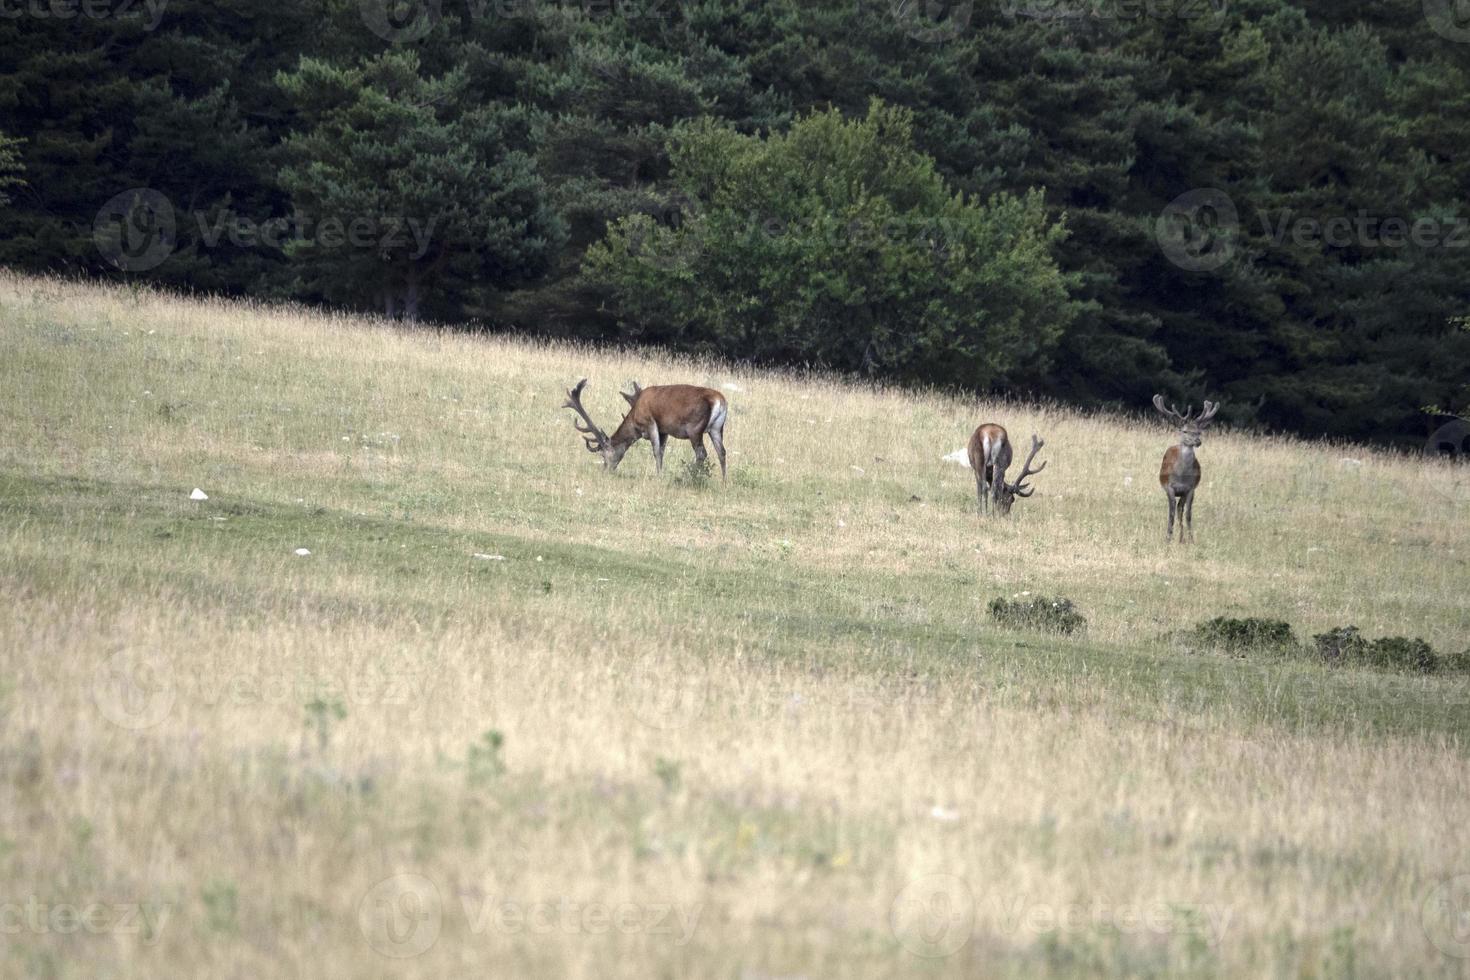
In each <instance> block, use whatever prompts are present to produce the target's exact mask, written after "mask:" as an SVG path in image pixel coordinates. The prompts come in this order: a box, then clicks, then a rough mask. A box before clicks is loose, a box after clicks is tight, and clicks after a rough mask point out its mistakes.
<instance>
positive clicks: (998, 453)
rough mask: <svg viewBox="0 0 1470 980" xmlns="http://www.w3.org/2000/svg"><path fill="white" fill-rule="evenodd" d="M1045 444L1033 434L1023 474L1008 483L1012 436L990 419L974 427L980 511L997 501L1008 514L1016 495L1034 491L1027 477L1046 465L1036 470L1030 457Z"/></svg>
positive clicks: (972, 448) (973, 456)
mask: <svg viewBox="0 0 1470 980" xmlns="http://www.w3.org/2000/svg"><path fill="white" fill-rule="evenodd" d="M1044 445H1046V440H1045V439H1038V438H1036V436H1035V435H1032V436H1031V455H1029V456H1027V457H1026V462H1025V464H1024V465H1023V466H1022V467H1021V476H1020V477H1019V478H1018V479H1017V480H1016V482H1015V483H1007V482H1006V470H1007V469H1009V468H1010V465H1011V438H1010V436H1008V435H1006V430H1005V429H1004V428H1002V427H1001V426H999V425H996V424H995V423H994V422H987V423H985V424H984V425H982V426H980V428H978V429H976V430H975V434H974V435H972V436H971V437H970V469H972V470H974V471H975V496H977V497H979V498H980V513H982V514H983V513H985V512H986V510H987V509H988V505H989V504H991V503H994V504H995V508H996V510H997V511H999V512H1000V513H1001V514H1009V513H1010V512H1011V504H1013V503H1015V501H1016V498H1017V497H1029V496H1031V494H1032V493H1033V492H1035V491H1034V490H1033V489H1032V488H1031V487H1028V486H1026V478H1027V477H1028V476H1034V475H1036V474H1037V473H1040V472H1041V471H1042V470H1044V469H1046V464H1045V463H1042V464H1041V465H1040V466H1038V467H1036V469H1034V470H1033V469H1032V468H1031V461H1032V460H1034V459H1035V458H1036V454H1037V453H1039V452H1041V447H1042V446H1044Z"/></svg>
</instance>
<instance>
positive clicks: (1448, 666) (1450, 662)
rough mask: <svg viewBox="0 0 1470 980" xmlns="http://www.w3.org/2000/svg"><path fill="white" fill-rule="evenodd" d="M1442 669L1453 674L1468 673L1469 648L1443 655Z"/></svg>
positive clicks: (1469, 665) (1469, 661)
mask: <svg viewBox="0 0 1470 980" xmlns="http://www.w3.org/2000/svg"><path fill="white" fill-rule="evenodd" d="M1444 669H1445V670H1447V671H1449V672H1450V673H1454V674H1464V673H1470V648H1467V649H1464V650H1461V651H1460V652H1459V653H1447V654H1445V655H1444Z"/></svg>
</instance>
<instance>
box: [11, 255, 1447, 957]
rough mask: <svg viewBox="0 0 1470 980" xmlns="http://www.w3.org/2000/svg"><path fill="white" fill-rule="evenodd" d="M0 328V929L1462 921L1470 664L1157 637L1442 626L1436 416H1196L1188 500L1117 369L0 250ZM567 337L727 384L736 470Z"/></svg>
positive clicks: (1250, 951) (1086, 941) (919, 946)
mask: <svg viewBox="0 0 1470 980" xmlns="http://www.w3.org/2000/svg"><path fill="white" fill-rule="evenodd" d="M0 365H3V369H0V371H3V382H0V591H3V595H4V596H5V603H4V607H3V613H0V760H3V763H0V932H3V933H5V935H4V938H3V950H4V952H3V959H0V970H3V971H4V972H5V973H6V974H8V975H14V976H21V975H24V976H40V977H93V976H111V977H156V976H186V975H187V976H227V977H228V976H239V977H255V976H261V975H267V976H321V975H323V974H325V973H327V972H330V974H331V975H334V976H385V977H388V976H391V977H442V976H460V975H464V976H532V975H538V976H539V975H570V976H628V977H649V976H668V977H675V976H680V977H682V976H722V977H731V978H752V980H754V978H765V977H813V978H815V977H829V976H862V977H870V976H871V977H877V976H908V975H923V976H936V977H939V976H955V977H960V976H964V977H970V976H986V977H1008V976H1015V977H1036V976H1056V977H1070V976H1078V977H1082V976H1095V975H1098V974H1108V975H1125V976H1158V977H1177V976H1200V977H1213V976H1279V977H1317V976H1332V977H1339V976H1352V975H1365V976H1409V975H1414V976H1464V975H1466V973H1467V971H1470V751H1467V748H1470V746H1467V736H1470V675H1466V674H1463V673H1439V674H1428V675H1424V674H1412V673H1402V672H1393V671H1382V670H1370V669H1365V668H1360V667H1329V666H1325V665H1323V664H1321V663H1318V662H1315V661H1313V660H1312V659H1311V658H1309V657H1288V656H1264V655H1261V656H1256V655H1247V656H1240V655H1233V654H1230V653H1226V652H1222V651H1219V650H1214V649H1210V648H1205V647H1201V646H1200V645H1199V644H1197V643H1193V642H1191V641H1190V639H1189V636H1188V631H1189V630H1190V629H1191V628H1192V627H1193V626H1194V625H1195V624H1196V623H1198V622H1200V621H1202V620H1205V619H1209V618H1211V617H1214V616H1222V615H1223V616H1269V617H1274V618H1279V619H1284V620H1286V621H1288V622H1290V623H1291V624H1292V627H1293V629H1294V630H1295V632H1296V634H1297V635H1298V636H1299V637H1301V638H1302V639H1303V640H1306V639H1307V638H1309V637H1310V636H1311V635H1312V634H1314V633H1317V632H1321V631H1324V630H1326V629H1329V628H1331V627H1334V626H1341V625H1346V624H1354V625H1356V626H1358V627H1359V628H1360V629H1362V630H1363V632H1364V633H1365V634H1367V635H1371V636H1380V635H1405V636H1411V637H1413V636H1418V637H1422V638H1423V639H1425V640H1427V641H1428V642H1430V643H1431V644H1433V645H1434V646H1435V647H1436V648H1437V649H1439V650H1441V651H1455V650H1463V649H1465V648H1466V647H1467V646H1470V589H1467V585H1470V520H1467V516H1470V494H1467V493H1466V492H1465V486H1466V485H1465V483H1464V482H1463V478H1462V473H1461V472H1460V471H1456V470H1455V469H1454V468H1453V467H1450V466H1448V465H1446V464H1443V463H1440V462H1437V461H1434V460H1430V459H1427V458H1425V457H1423V456H1420V455H1411V454H1400V453H1392V452H1387V451H1381V450H1374V449H1369V448H1365V447H1361V446H1349V445H1326V444H1316V443H1309V442H1303V441H1300V440H1295V439H1289V438H1276V437H1266V436H1262V435H1258V434H1251V433H1237V432H1232V431H1230V430H1228V429H1216V430H1211V432H1209V433H1208V434H1207V435H1206V438H1205V443H1204V446H1203V448H1202V449H1201V450H1200V459H1201V462H1202V465H1203V468H1204V480H1203V484H1202V486H1201V488H1200V490H1199V493H1198V498H1197V500H1196V505H1195V527H1196V538H1197V540H1196V542H1195V543H1194V544H1193V545H1189V546H1179V545H1174V546H1169V545H1166V544H1165V542H1164V538H1163V531H1164V520H1165V514H1166V508H1165V503H1164V498H1163V495H1162V493H1161V492H1160V490H1159V488H1158V483H1157V471H1158V461H1159V458H1160V456H1161V454H1162V453H1163V451H1164V449H1165V448H1166V447H1167V446H1168V445H1170V444H1171V441H1172V439H1173V433H1172V431H1171V430H1170V429H1169V428H1168V427H1167V426H1165V425H1164V424H1163V423H1162V421H1160V420H1158V419H1157V418H1156V417H1154V418H1150V417H1146V416H1145V415H1144V410H1146V409H1149V407H1148V406H1146V405H1141V406H1139V413H1138V415H1137V416H1136V417H1133V418H1122V417H1116V416H1107V415H1087V414H1080V413H1077V412H1075V411H1072V410H1069V409H1066V408H1063V407H1060V406H1055V405H1031V404H1024V403H1002V402H981V403H976V402H975V401H973V400H969V399H964V398H959V397H956V396H953V395H947V394H936V393H923V392H918V393H915V392H904V391H898V390H888V389H883V388H880V387H873V386H863V385H857V384H851V383H847V382H844V381H840V380H835V379H832V378H829V377H824V376H820V375H802V374H798V373H772V372H762V371H755V370H752V369H749V368H746V367H742V366H739V365H731V364H727V363H724V362H720V361H714V360H690V359H678V358H669V357H664V356H660V355H658V354H654V353H642V352H637V351H607V350H595V349H589V348H584V347H577V346H571V345H556V344H547V343H532V342H524V341H520V340H515V339H508V338H495V337H483V336H469V335H464V334H455V333H449V332H440V331H435V330H428V329H412V328H405V327H402V326H397V325H392V324H388V323H384V322H377V321H372V320H369V319H361V318H352V317H345V316H330V315H326V314H320V313H313V312H307V311H303V310H299V309H272V308H269V307H266V306H261V305H255V304H237V303H229V302H224V301H218V300H200V299H188V298H180V297H177V296H171V295H167V294H161V293H155V292H151V291H148V290H140V289H129V288H125V287H102V286H92V285H83V284H75V283H67V282H62V281H58V280H52V279H39V278H30V277H26V276H21V275H16V274H10V273H0ZM584 376H585V377H589V378H590V379H591V381H590V382H589V386H588V389H587V392H586V394H585V396H584V401H585V403H586V404H587V406H588V409H589V410H590V411H591V413H592V414H593V417H594V418H595V419H597V421H598V422H599V424H601V425H602V426H603V427H604V428H611V426H612V425H614V424H615V423H616V421H617V418H619V417H620V416H621V411H620V409H621V408H622V407H623V402H622V400H621V399H620V398H619V397H618V390H619V389H620V388H622V389H624V390H626V388H627V387H628V384H629V383H630V382H631V381H633V380H635V379H636V380H637V381H639V382H641V383H642V384H644V385H649V384H656V383H668V382H675V381H684V382H691V383H697V384H709V385H712V386H715V387H719V388H721V389H723V390H724V392H725V393H726V395H727V397H728V399H729V403H730V420H729V424H728V426H727V428H726V445H727V446H728V447H729V450H730V457H729V461H730V478H729V482H728V484H722V483H721V482H720V480H719V477H718V472H717V471H716V473H715V475H714V476H713V477H712V478H711V476H710V475H709V474H708V473H707V472H702V471H698V470H695V469H693V468H692V467H691V466H690V465H689V460H690V458H691V454H690V451H689V447H688V444H687V443H681V442H675V443H673V444H672V445H671V447H670V449H669V451H668V454H667V457H666V469H665V472H664V473H663V475H662V476H661V477H659V476H655V474H654V472H653V461H652V457H651V453H650V452H649V450H648V448H647V444H646V443H645V444H642V445H641V446H639V447H637V448H635V449H634V450H632V451H630V453H629V454H628V457H627V459H625V460H624V462H623V465H622V466H621V468H620V469H619V470H618V471H617V472H616V473H615V474H612V475H608V474H605V473H604V472H602V470H601V466H600V464H599V462H598V460H597V459H596V458H594V457H593V456H591V455H589V454H588V453H587V452H586V451H585V450H584V448H583V446H582V443H581V441H580V439H579V438H578V437H577V435H576V433H575V432H574V431H573V427H572V415H571V413H570V412H568V411H566V410H565V409H563V408H562V407H561V405H562V401H563V399H564V398H565V390H566V389H567V388H568V387H569V386H570V385H572V384H573V383H575V382H576V381H577V379H579V378H581V377H584ZM1149 411H1151V409H1149ZM982 421H999V422H1001V423H1003V424H1005V425H1006V426H1007V427H1008V428H1009V429H1010V432H1011V434H1012V438H1013V439H1014V440H1016V441H1017V442H1018V443H1019V444H1020V445H1022V446H1024V445H1025V444H1026V443H1027V442H1028V441H1029V436H1030V434H1031V433H1032V432H1036V433H1039V434H1040V435H1041V436H1043V437H1044V438H1045V439H1046V447H1045V449H1044V450H1043V452H1042V455H1041V457H1040V458H1041V459H1044V460H1046V461H1047V462H1048V466H1047V468H1046V470H1045V471H1044V472H1043V473H1041V474H1040V475H1039V476H1037V477H1036V478H1035V480H1034V485H1035V487H1036V494H1035V496H1034V497H1033V498H1031V499H1029V500H1021V501H1017V503H1016V505H1015V509H1014V511H1013V512H1012V514H1011V516H1010V518H1009V519H1005V520H1002V519H995V518H991V519H982V518H981V517H980V516H979V515H978V514H977V513H976V506H975V496H974V481H973V477H972V476H971V473H970V471H969V470H968V468H966V467H963V466H960V465H956V464H954V463H952V462H946V461H945V460H944V459H943V457H944V456H945V455H947V454H949V453H951V452H953V451H954V450H956V449H960V448H962V447H964V445H965V443H966V440H967V438H968V436H969V434H970V432H971V431H972V430H973V428H974V427H975V425H976V424H978V423H980V422H982ZM196 488H197V489H199V490H200V491H202V494H203V495H204V496H206V497H207V499H202V500H199V499H191V497H194V496H197V495H195V494H194V493H193V491H194V490H195V489H196ZM302 552H309V553H302ZM1028 595H1029V596H1039V595H1046V596H1065V597H1068V598H1070V599H1072V600H1073V601H1074V602H1075V603H1076V604H1077V607H1078V608H1079V609H1080V610H1081V611H1082V612H1083V614H1084V615H1085V616H1086V617H1087V620H1088V627H1087V629H1086V631H1085V632H1083V633H1080V634H1076V635H1073V636H1065V637H1064V636H1056V635H1052V634H1047V633H1037V632H1027V631H1017V630H1012V629H1006V628H1002V627H1000V626H998V625H997V624H996V623H995V622H994V621H992V619H991V618H990V616H989V614H988V612H987V606H988V604H989V602H990V601H991V600H992V599H994V598H996V597H998V596H999V597H1006V598H1012V597H1024V596H1028Z"/></svg>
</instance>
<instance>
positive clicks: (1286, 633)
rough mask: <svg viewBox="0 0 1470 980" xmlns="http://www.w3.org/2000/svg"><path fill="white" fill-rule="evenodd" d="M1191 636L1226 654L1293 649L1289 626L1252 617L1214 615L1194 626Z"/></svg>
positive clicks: (1293, 644)
mask: <svg viewBox="0 0 1470 980" xmlns="http://www.w3.org/2000/svg"><path fill="white" fill-rule="evenodd" d="M1194 635H1195V638H1196V639H1197V640H1199V641H1200V642H1201V643H1206V644H1209V645H1210V646H1216V647H1222V648H1224V649H1226V650H1230V651H1241V650H1284V649H1287V648H1290V647H1294V646H1296V637H1295V636H1294V635H1293V634H1292V632H1291V624H1289V623H1286V622H1284V621H1283V620H1280V619H1259V618H1257V617H1254V616H1250V617H1247V618H1245V619H1232V618H1230V617H1228V616H1216V617H1215V618H1214V619H1211V620H1209V621H1207V622H1203V623H1200V624H1199V625H1198V626H1196V627H1195V628H1194Z"/></svg>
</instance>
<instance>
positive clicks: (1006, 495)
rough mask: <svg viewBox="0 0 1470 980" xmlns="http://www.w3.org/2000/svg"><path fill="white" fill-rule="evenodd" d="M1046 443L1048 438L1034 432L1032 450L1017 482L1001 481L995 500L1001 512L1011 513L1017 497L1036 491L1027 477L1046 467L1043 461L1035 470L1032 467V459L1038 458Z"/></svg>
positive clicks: (1027, 495) (1029, 494)
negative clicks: (1037, 455)
mask: <svg viewBox="0 0 1470 980" xmlns="http://www.w3.org/2000/svg"><path fill="white" fill-rule="evenodd" d="M1044 445H1046V440H1045V439H1038V438H1036V435H1035V433H1032V435H1031V452H1030V454H1028V455H1027V456H1026V462H1025V463H1024V464H1023V465H1022V466H1021V475H1020V476H1018V477H1016V482H1015V483H1007V482H1006V481H1005V480H1001V481H1000V496H998V497H997V498H996V500H995V505H996V507H997V508H998V509H999V511H1000V513H1002V514H1009V513H1010V512H1011V504H1013V503H1015V502H1016V498H1017V497H1029V496H1031V495H1032V494H1033V493H1035V492H1036V491H1035V488H1033V487H1029V486H1027V485H1026V478H1027V477H1030V476H1035V475H1036V474H1037V473H1040V472H1041V471H1042V470H1044V469H1046V464H1045V463H1042V464H1041V465H1040V466H1038V467H1036V469H1034V470H1033V469H1032V468H1031V461H1032V460H1034V459H1035V458H1036V454H1037V453H1039V452H1041V447H1042V446H1044Z"/></svg>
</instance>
